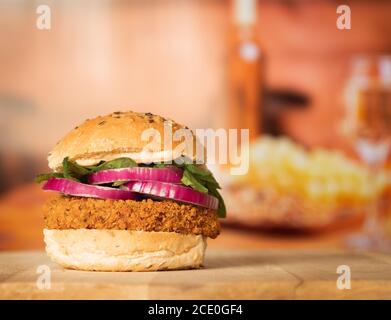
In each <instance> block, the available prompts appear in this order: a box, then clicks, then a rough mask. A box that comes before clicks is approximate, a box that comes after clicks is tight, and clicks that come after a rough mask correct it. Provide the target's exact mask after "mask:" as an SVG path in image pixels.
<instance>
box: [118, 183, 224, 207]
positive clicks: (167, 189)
mask: <svg viewBox="0 0 391 320" xmlns="http://www.w3.org/2000/svg"><path fill="white" fill-rule="evenodd" d="M122 188H124V189H126V190H129V191H132V192H138V193H143V194H146V195H151V196H155V197H160V198H165V199H172V200H176V201H180V202H186V203H190V204H194V205H197V206H201V207H205V208H210V209H213V210H217V208H218V206H219V200H218V199H217V198H216V197H214V196H211V195H209V194H207V193H202V192H199V191H196V190H193V189H192V188H190V187H185V186H182V185H179V184H173V183H165V182H160V181H134V182H133V181H132V182H128V183H126V184H124V185H123V186H122Z"/></svg>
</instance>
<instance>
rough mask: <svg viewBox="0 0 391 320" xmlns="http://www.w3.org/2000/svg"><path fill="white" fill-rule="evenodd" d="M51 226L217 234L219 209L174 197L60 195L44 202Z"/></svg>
mask: <svg viewBox="0 0 391 320" xmlns="http://www.w3.org/2000/svg"><path fill="white" fill-rule="evenodd" d="M44 219H45V227H46V228H47V229H61V230H64V229H115V230H143V231H163V232H178V233H185V234H189V233H192V234H202V235H204V236H207V237H210V238H216V237H217V236H218V235H219V233H220V224H219V221H218V217H217V213H216V210H211V209H207V208H202V207H198V206H193V205H190V204H181V203H177V202H174V201H170V200H164V201H155V200H152V199H144V200H141V201H134V200H104V199H93V198H82V197H70V196H58V197H56V198H54V199H52V200H49V201H48V202H47V203H46V205H45V206H44Z"/></svg>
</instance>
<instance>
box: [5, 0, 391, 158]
mask: <svg viewBox="0 0 391 320" xmlns="http://www.w3.org/2000/svg"><path fill="white" fill-rule="evenodd" d="M11 3H12V2H7V4H1V10H0V21H1V22H0V23H1V27H0V70H1V72H0V95H1V96H0V99H1V103H2V108H1V109H0V110H1V112H2V117H1V120H0V126H1V127H2V128H3V130H5V132H7V133H9V132H12V134H11V135H8V134H7V137H6V138H5V137H4V135H2V138H0V150H1V149H2V150H5V149H6V148H7V150H9V149H10V148H12V149H15V148H16V149H23V150H27V151H29V150H30V151H35V153H36V154H37V155H39V157H40V159H42V161H43V158H44V157H43V154H45V153H46V152H47V151H48V150H49V148H50V147H51V146H52V145H53V143H54V142H55V141H56V140H57V139H58V138H59V137H60V136H62V135H63V134H64V133H65V132H66V131H67V130H68V129H69V128H71V127H73V126H74V125H75V124H76V123H77V122H79V121H80V120H82V119H84V118H86V117H91V116H93V115H95V114H98V113H107V112H110V111H115V110H117V109H126V108H132V109H135V110H143V111H151V112H156V113H161V114H163V115H166V116H171V117H174V118H176V119H177V120H178V121H181V122H185V123H187V124H189V125H190V126H192V127H202V126H213V125H214V124H215V123H216V121H215V119H216V118H218V114H219V112H222V110H224V108H225V106H226V96H227V95H226V61H227V60H226V57H227V51H226V50H227V46H226V42H227V38H228V36H227V32H228V30H229V28H228V27H229V19H230V12H229V1H218V0H215V1H205V0H203V1H195V0H193V1H182V0H170V1H131V2H124V1H122V2H116V1H113V2H112V4H109V3H107V2H89V4H82V5H76V4H75V2H69V3H68V2H66V1H52V2H49V4H51V6H52V26H53V28H52V30H51V31H49V32H48V31H38V30H37V29H36V28H35V17H36V14H35V8H34V7H33V6H32V5H30V4H29V3H30V2H29V1H25V2H24V3H25V4H24V5H23V2H22V4H20V3H21V2H18V3H19V5H18V4H11ZM80 3H82V2H80ZM99 3H100V4H99ZM259 4H260V5H259V8H260V19H259V36H260V38H261V41H262V43H263V48H264V50H265V52H266V56H267V57H266V58H267V69H266V74H267V85H268V86H269V87H272V88H289V89H295V90H298V91H301V92H303V93H305V94H306V95H308V96H309V97H310V98H311V106H310V107H311V108H310V109H308V110H306V111H303V112H294V113H291V114H287V116H286V117H285V120H284V123H285V125H286V128H287V130H288V132H290V133H291V134H292V135H293V136H294V137H296V138H298V139H299V140H301V141H303V142H305V143H307V144H317V143H320V144H323V145H332V144H334V141H335V137H336V133H335V132H336V125H337V123H338V121H339V119H340V117H341V105H340V101H339V98H340V94H341V90H342V89H343V84H344V81H345V77H346V74H347V62H348V61H349V59H350V57H351V55H352V54H353V53H355V52H361V51H368V50H369V51H374V50H383V51H386V50H387V51H391V43H390V38H389V35H390V34H391V21H390V19H389V12H391V3H390V2H387V1H370V0H363V1H350V4H351V8H352V15H353V16H352V26H353V29H352V30H350V31H338V30H337V29H336V27H335V20H336V12H335V11H336V6H337V5H338V2H336V1H299V0H297V1H260V2H259ZM15 98H16V99H17V100H16V102H15V101H14V100H15ZM10 99H11V101H14V102H13V104H8V102H9V101H10ZM4 101H5V102H4ZM19 104H21V105H23V106H24V107H23V108H20V110H19V109H18V108H17V107H16V106H18V105H19ZM15 105H16V106H15Z"/></svg>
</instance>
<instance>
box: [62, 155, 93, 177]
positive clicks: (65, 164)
mask: <svg viewBox="0 0 391 320" xmlns="http://www.w3.org/2000/svg"><path fill="white" fill-rule="evenodd" d="M62 172H63V174H64V178H67V179H73V180H81V179H82V178H83V177H84V176H85V175H87V174H89V173H90V170H88V169H87V168H85V167H83V166H81V165H78V164H77V163H76V162H74V161H71V160H69V158H68V157H66V158H64V160H63V161H62Z"/></svg>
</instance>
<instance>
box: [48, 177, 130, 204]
mask: <svg viewBox="0 0 391 320" xmlns="http://www.w3.org/2000/svg"><path fill="white" fill-rule="evenodd" d="M42 189H44V190H50V191H58V192H62V193H64V194H67V195H71V196H78V197H90V198H101V199H116V200H130V199H131V200H136V199H137V198H138V196H137V194H135V193H134V192H130V191H127V190H121V189H115V188H109V187H99V186H92V185H89V184H84V183H80V182H77V181H73V180H69V179H63V178H51V179H49V180H48V181H46V183H45V184H44V185H43V187H42Z"/></svg>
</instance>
